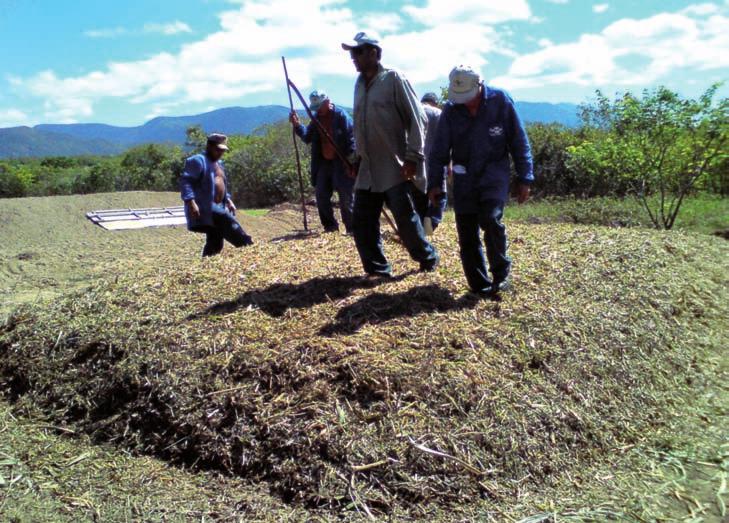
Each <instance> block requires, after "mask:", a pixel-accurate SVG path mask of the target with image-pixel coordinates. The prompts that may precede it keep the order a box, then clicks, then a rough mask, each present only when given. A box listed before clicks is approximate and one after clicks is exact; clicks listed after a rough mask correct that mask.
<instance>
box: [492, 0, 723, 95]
mask: <svg viewBox="0 0 729 523" xmlns="http://www.w3.org/2000/svg"><path fill="white" fill-rule="evenodd" d="M726 27H729V18H728V17H727V16H724V15H720V14H714V15H712V16H709V17H708V18H707V17H694V16H689V15H688V14H686V12H679V13H661V14H658V15H655V16H651V17H649V18H644V19H641V20H636V19H630V18H626V19H622V20H619V21H617V22H614V23H612V24H610V25H609V26H607V27H606V28H605V29H604V30H603V31H602V32H601V33H597V34H583V35H582V36H580V37H579V39H578V40H576V41H574V42H570V43H565V44H558V45H550V46H547V47H544V48H543V49H540V50H538V51H535V52H533V53H529V54H525V55H522V56H520V57H518V58H517V59H516V60H514V62H513V63H512V65H511V67H510V69H509V72H508V73H507V74H506V75H504V76H502V77H499V78H495V79H494V80H493V82H494V83H495V84H497V85H501V86H503V87H507V88H510V89H517V88H534V87H542V86H547V85H578V86H586V87H599V86H602V85H625V86H628V85H649V84H651V83H654V82H656V81H657V80H659V79H665V78H666V77H668V75H670V73H671V72H672V71H674V70H676V69H679V68H693V69H697V70H699V71H703V70H714V69H722V68H726V67H729V32H727V31H726Z"/></svg>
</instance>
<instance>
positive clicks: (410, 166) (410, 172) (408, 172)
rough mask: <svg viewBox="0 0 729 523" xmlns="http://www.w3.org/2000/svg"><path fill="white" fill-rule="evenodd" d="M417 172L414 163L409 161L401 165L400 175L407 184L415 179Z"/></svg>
mask: <svg viewBox="0 0 729 523" xmlns="http://www.w3.org/2000/svg"><path fill="white" fill-rule="evenodd" d="M417 170H418V166H417V164H416V163H415V162H413V161H411V160H405V163H403V164H402V168H401V169H400V173H401V174H402V177H403V178H404V179H405V181H408V182H409V181H411V180H414V179H415V175H416V173H417Z"/></svg>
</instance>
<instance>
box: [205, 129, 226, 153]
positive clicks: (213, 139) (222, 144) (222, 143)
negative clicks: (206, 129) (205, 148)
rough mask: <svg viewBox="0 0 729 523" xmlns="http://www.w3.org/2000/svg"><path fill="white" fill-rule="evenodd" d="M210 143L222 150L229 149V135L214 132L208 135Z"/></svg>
mask: <svg viewBox="0 0 729 523" xmlns="http://www.w3.org/2000/svg"><path fill="white" fill-rule="evenodd" d="M208 145H214V146H215V147H217V148H218V149H220V150H221V151H227V150H228V137H227V136H225V135H224V134H218V133H214V134H211V135H209V136H208Z"/></svg>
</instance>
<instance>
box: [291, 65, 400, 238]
mask: <svg viewBox="0 0 729 523" xmlns="http://www.w3.org/2000/svg"><path fill="white" fill-rule="evenodd" d="M287 78H288V77H287ZM287 81H288V84H289V97H290V96H291V89H293V90H294V93H296V96H297V97H298V98H299V100H300V101H301V104H302V105H303V106H304V109H305V110H306V114H308V115H309V118H310V119H311V121H312V122H314V125H316V127H317V129H318V130H319V132H320V133H321V135H322V136H324V138H326V139H327V141H328V142H329V143H330V144H331V145H332V147H333V148H334V152H335V153H336V154H337V156H338V157H339V159H340V160H341V161H342V163H343V164H344V166H345V167H346V168H347V169H349V171H350V172H352V171H354V166H353V165H352V163H351V162H350V161H349V160H348V159H347V157H346V156H344V154H342V151H340V150H339V146H337V143H336V142H335V141H334V138H332V137H331V135H330V134H329V132H327V130H326V128H325V127H324V126H323V125H322V124H321V122H320V121H319V120H318V119H317V118H315V117H314V114H313V113H312V112H311V109H309V105H308V104H307V103H306V100H304V97H303V95H302V94H301V91H299V89H298V88H297V87H296V84H294V82H292V81H291V80H290V79H288V80H287ZM382 214H383V215H384V216H385V220H387V223H388V224H390V227H391V228H392V230H393V231H394V232H395V234H396V235H398V236H400V231H398V230H397V225H395V222H394V221H393V219H392V218H391V217H390V214H389V213H388V212H387V209H385V208H384V207H383V208H382Z"/></svg>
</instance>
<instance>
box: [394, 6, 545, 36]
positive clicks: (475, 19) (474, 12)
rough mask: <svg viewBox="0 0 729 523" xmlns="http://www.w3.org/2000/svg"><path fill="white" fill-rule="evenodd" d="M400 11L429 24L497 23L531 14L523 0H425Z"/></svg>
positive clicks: (528, 16)
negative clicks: (425, 0)
mask: <svg viewBox="0 0 729 523" xmlns="http://www.w3.org/2000/svg"><path fill="white" fill-rule="evenodd" d="M403 11H404V12H405V13H407V14H409V15H410V16H412V17H413V18H414V19H416V20H417V21H419V22H421V23H423V24H425V25H431V26H435V25H440V24H442V23H448V22H451V23H459V22H463V21H467V22H469V23H474V24H478V23H481V24H499V23H503V22H509V21H512V20H529V18H531V16H532V13H531V10H530V9H529V4H528V3H527V2H526V0H512V1H511V2H504V1H503V0H460V1H453V0H428V1H427V2H426V4H425V6H424V7H415V6H412V5H409V6H405V7H404V8H403ZM448 43H449V44H450V42H448Z"/></svg>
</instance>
